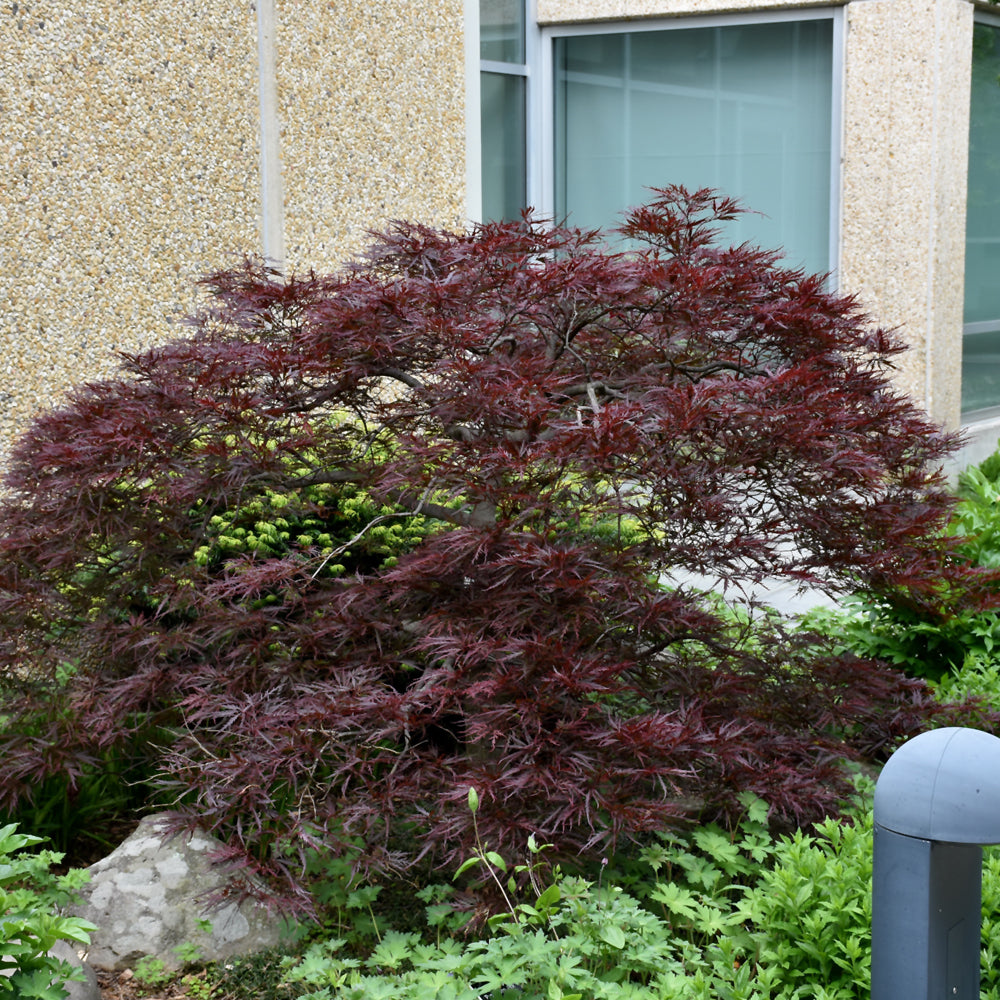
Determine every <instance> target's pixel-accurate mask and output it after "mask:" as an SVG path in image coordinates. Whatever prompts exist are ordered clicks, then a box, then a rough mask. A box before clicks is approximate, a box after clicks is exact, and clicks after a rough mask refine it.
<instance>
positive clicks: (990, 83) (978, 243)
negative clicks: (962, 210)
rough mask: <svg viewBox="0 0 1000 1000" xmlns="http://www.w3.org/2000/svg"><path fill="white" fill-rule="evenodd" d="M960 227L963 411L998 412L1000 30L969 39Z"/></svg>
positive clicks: (979, 31) (983, 28)
mask: <svg viewBox="0 0 1000 1000" xmlns="http://www.w3.org/2000/svg"><path fill="white" fill-rule="evenodd" d="M968 192H969V193H968V204H967V216H966V227H965V322H966V323H980V324H982V323H985V324H987V330H988V329H989V325H990V324H992V325H993V326H994V327H995V332H992V333H991V332H986V333H982V332H980V333H970V334H967V335H966V336H965V338H964V341H963V345H962V410H963V412H965V413H968V412H971V411H972V410H981V409H985V408H987V407H994V406H1000V279H998V277H997V276H998V275H1000V28H995V27H993V26H992V25H988V24H977V25H976V26H975V29H974V33H973V39H972V97H971V104H970V109H969V188H968Z"/></svg>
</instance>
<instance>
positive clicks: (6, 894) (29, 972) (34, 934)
mask: <svg viewBox="0 0 1000 1000" xmlns="http://www.w3.org/2000/svg"><path fill="white" fill-rule="evenodd" d="M40 843H41V838H39V837H36V836H34V835H33V834H28V833H21V832H19V831H18V829H17V827H16V826H15V825H14V824H7V825H6V826H3V827H0V972H2V975H0V996H12V997H19V998H25V1000H28V998H32V1000H63V998H65V997H66V995H67V991H66V988H65V983H66V982H67V980H69V979H79V978H81V975H80V972H79V970H75V971H74V969H73V968H72V967H71V966H70V964H69V963H68V962H66V961H64V960H62V959H60V958H58V957H57V956H55V955H52V954H50V951H51V949H52V947H53V946H54V945H56V944H58V943H59V942H61V941H68V942H76V943H79V944H83V945H87V944H89V943H90V936H89V935H90V932H91V931H93V930H95V928H94V926H93V924H90V923H88V922H87V921H85V920H81V919H80V918H78V917H69V916H65V915H64V914H63V913H62V912H61V909H62V907H64V906H65V905H67V904H68V903H70V902H72V901H73V900H75V899H76V898H77V896H78V890H79V889H80V888H81V886H83V884H84V883H85V882H86V880H87V878H88V875H87V873H86V872H85V871H82V870H79V869H73V870H70V871H67V872H65V873H64V874H62V875H59V874H56V873H54V872H53V871H52V870H51V869H52V867H53V866H54V865H57V864H59V863H60V862H61V861H62V854H60V853H58V852H55V851H51V850H47V849H46V850H33V849H34V848H36V847H38V845H39V844H40Z"/></svg>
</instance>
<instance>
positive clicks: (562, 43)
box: [555, 19, 833, 272]
mask: <svg viewBox="0 0 1000 1000" xmlns="http://www.w3.org/2000/svg"><path fill="white" fill-rule="evenodd" d="M555 65H556V80H555V84H556V137H555V139H556V143H555V146H556V211H557V215H560V216H567V217H568V220H569V221H570V222H571V223H572V224H574V225H579V226H583V227H587V228H590V227H595V228H596V227H601V228H606V227H608V226H612V225H615V224H616V223H617V222H618V221H619V220H620V218H621V213H622V212H623V210H624V209H626V208H627V207H629V206H631V205H636V204H640V203H641V202H642V201H644V200H645V199H646V197H647V189H648V188H650V187H663V186H665V185H667V184H684V185H686V186H687V187H689V188H699V187H714V188H718V189H720V190H721V191H723V192H725V193H726V194H729V195H733V196H735V197H737V198H739V199H740V200H741V201H742V202H743V203H744V205H745V206H746V207H747V208H750V209H753V210H754V212H755V213H762V214H753V215H748V216H746V217H745V218H744V219H742V220H741V221H738V222H736V223H733V224H732V225H731V226H729V227H728V228H727V230H726V232H725V234H724V235H725V238H726V239H727V240H729V241H732V242H742V241H744V240H749V241H751V242H754V243H758V244H760V245H762V246H765V247H767V248H769V249H783V250H784V252H785V253H786V255H787V257H788V261H789V263H791V264H793V265H795V266H804V267H806V268H808V269H809V270H812V271H819V272H825V271H827V270H829V268H830V180H831V168H832V149H831V132H832V124H831V115H832V88H833V25H832V22H831V21H830V20H827V19H821V20H815V21H784V22H779V23H772V24H754V25H734V26H729V27H719V28H681V29H672V30H662V31H642V32H626V33H615V34H604V35H574V36H569V37H565V38H560V39H557V42H556V50H555Z"/></svg>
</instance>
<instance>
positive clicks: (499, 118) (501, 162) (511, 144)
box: [480, 73, 527, 220]
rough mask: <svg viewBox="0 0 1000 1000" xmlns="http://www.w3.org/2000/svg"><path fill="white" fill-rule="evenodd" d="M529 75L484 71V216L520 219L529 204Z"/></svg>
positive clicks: (482, 75)
mask: <svg viewBox="0 0 1000 1000" xmlns="http://www.w3.org/2000/svg"><path fill="white" fill-rule="evenodd" d="M524 93H525V79H524V77H523V76H507V75H505V74H503V73H481V74H480V97H481V102H482V113H481V118H480V123H481V129H482V158H483V177H482V181H483V218H484V219H494V220H498V219H517V218H519V217H520V214H521V209H522V208H524V207H525V201H526V199H527V194H526V190H525V174H526V170H525V146H524V139H525V106H524Z"/></svg>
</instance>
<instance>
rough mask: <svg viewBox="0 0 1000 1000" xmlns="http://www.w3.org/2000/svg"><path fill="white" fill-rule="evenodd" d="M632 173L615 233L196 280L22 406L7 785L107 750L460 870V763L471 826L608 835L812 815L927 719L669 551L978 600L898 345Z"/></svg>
mask: <svg viewBox="0 0 1000 1000" xmlns="http://www.w3.org/2000/svg"><path fill="white" fill-rule="evenodd" d="M654 194H655V196H654V199H653V200H652V201H651V202H650V203H649V204H648V205H646V206H645V207H643V208H640V209H637V210H634V211H632V212H631V213H630V214H629V215H628V216H627V218H626V221H625V223H624V225H623V227H622V229H621V232H620V234H619V236H620V237H621V239H619V241H618V242H611V243H609V242H608V241H607V240H606V238H605V237H603V236H602V235H601V234H597V233H589V232H580V231H576V230H573V229H569V228H559V227H549V226H547V225H544V224H542V223H539V222H536V221H533V220H531V219H525V220H523V221H520V222H511V223H503V224H487V225H482V226H479V227H476V228H475V229H474V230H472V231H470V232H468V233H459V234H455V233H447V232H439V231H435V230H432V229H428V228H425V227H422V226H419V225H409V224H397V225H395V226H394V227H392V228H391V229H390V230H389V231H388V232H387V233H385V234H383V235H382V236H381V237H379V239H378V242H377V243H376V245H375V246H374V248H373V249H372V250H371V252H370V254H369V255H368V256H367V257H366V258H364V259H363V260H361V261H360V262H357V263H355V264H353V265H351V266H349V267H347V268H345V269H344V270H343V272H342V273H340V274H337V275H334V276H316V275H312V274H310V275H305V276H298V277H292V278H288V279H285V278H282V277H280V276H279V275H277V274H275V273H273V272H271V271H269V270H267V269H266V268H264V267H261V266H259V265H255V264H252V263H250V264H247V265H246V266H245V267H242V268H237V269H235V270H232V271H228V272H225V273H220V274H216V275H214V276H212V277H211V278H210V279H208V281H207V286H208V288H209V289H210V291H211V293H212V295H213V300H212V301H213V305H212V307H211V308H210V309H208V310H207V311H206V312H205V313H204V314H203V315H201V316H200V317H198V318H197V320H196V321H195V326H194V329H193V331H192V333H191V336H190V337H188V338H187V339H183V340H178V341H176V342H174V343H171V344H168V345H166V346H163V347H156V348H154V349H151V350H149V351H147V352H145V353H143V354H140V355H135V356H128V357H125V358H124V359H123V367H122V373H121V376H120V377H119V378H117V379H115V380H112V381H106V382H101V383H97V384H90V385H84V386H82V387H80V388H78V389H77V390H76V391H75V392H73V393H72V395H71V396H70V397H69V399H68V401H67V402H66V404H65V405H64V406H63V407H62V408H61V409H57V410H54V411H52V412H49V413H46V414H44V415H43V416H41V417H40V418H38V419H37V420H36V421H35V423H34V424H33V426H32V427H31V429H30V431H29V432H28V433H27V434H26V435H25V436H24V438H23V439H22V440H21V441H20V443H19V444H18V446H17V448H16V451H15V453H14V455H13V458H12V463H11V471H10V473H9V475H8V476H7V479H6V486H7V491H8V492H7V495H6V497H5V499H4V500H3V502H2V508H0V525H2V539H0V624H2V628H0V633H2V642H0V666H2V670H3V684H4V688H5V703H4V708H3V711H4V713H5V714H6V716H7V722H6V726H5V728H4V731H3V733H2V737H0V755H2V759H3V761H4V767H3V769H2V771H0V794H2V799H3V802H5V803H7V804H8V805H9V804H11V803H13V802H15V801H17V799H18V797H20V796H22V795H24V794H27V793H30V789H31V787H32V785H33V784H35V783H37V782H38V781H39V780H41V779H42V778H44V777H45V776H46V775H48V774H51V773H54V772H59V771H63V772H66V773H68V774H70V775H71V776H72V775H73V774H76V773H79V771H80V770H81V769H83V768H85V767H87V766H88V764H89V762H91V761H93V760H95V759H96V757H97V755H99V754H100V753H101V752H102V751H104V750H106V749H107V748H109V747H114V748H117V750H118V752H120V753H121V754H123V755H125V756H126V757H128V755H130V754H131V755H137V756H144V757H147V758H152V759H153V760H154V762H155V764H156V767H157V768H158V769H159V771H160V778H159V783H160V785H161V786H162V788H164V789H166V790H168V791H169V790H173V791H175V792H176V795H177V799H178V802H179V804H180V805H181V806H183V808H184V809H185V810H187V813H188V814H189V815H191V816H192V817H197V818H198V819H200V820H201V821H202V822H203V823H205V824H207V825H208V826H209V827H210V828H213V829H216V830H218V831H220V832H222V833H223V834H224V835H226V836H227V837H229V838H230V841H231V843H232V844H233V845H234V848H233V849H234V852H236V853H238V852H241V851H246V852H247V854H248V856H251V857H253V858H255V859H256V863H257V864H258V865H259V866H262V867H263V868H268V867H269V866H270V869H271V870H272V871H274V870H279V869H281V868H282V865H284V864H286V862H283V861H282V860H281V859H282V857H284V855H282V854H281V853H280V852H278V851H275V850H274V849H273V848H274V847H275V846H276V845H280V844H285V843H288V844H292V845H295V844H299V845H301V844H303V843H325V844H327V845H328V846H329V847H330V849H334V850H335V849H337V845H338V844H339V843H341V842H343V839H344V838H349V837H355V838H360V840H361V841H362V842H363V843H364V844H365V845H366V851H367V855H366V860H367V861H369V862H370V863H390V862H391V861H392V859H393V858H397V859H399V858H403V857H404V856H408V857H410V858H412V857H413V856H414V855H416V854H420V853H427V854H430V855H432V856H433V857H434V858H435V860H438V861H440V862H443V863H449V862H453V861H454V860H456V859H457V858H459V857H461V856H463V852H465V851H466V850H467V849H468V845H469V837H470V815H469V812H468V810H467V808H466V807H465V801H466V793H467V789H468V788H469V786H475V787H476V788H477V789H478V792H479V797H480V802H481V805H480V811H479V816H478V821H479V826H480V830H481V831H482V833H483V836H484V837H485V838H486V839H487V840H489V842H490V844H491V846H493V847H496V848H497V849H500V850H502V849H504V848H505V847H508V848H513V849H520V848H521V846H522V845H523V843H524V840H525V839H526V837H527V836H528V834H529V833H536V834H538V835H540V836H541V837H542V838H545V839H548V840H552V841H554V842H555V843H556V844H557V845H558V846H559V847H560V849H562V850H563V851H566V852H574V851H588V850H593V851H597V850H602V851H603V850H608V849H610V848H611V847H613V845H614V844H615V843H617V842H619V841H621V840H622V838H628V837H631V836H634V835H637V834H640V833H641V832H642V831H646V830H649V829H651V828H655V827H658V826H662V825H663V824H666V823H670V822H675V821H677V820H679V819H682V818H685V817H692V816H695V815H699V814H706V813H713V814H716V815H718V814H719V813H725V812H727V811H731V810H733V809H734V808H738V805H737V802H738V795H739V793H740V792H741V791H745V790H750V791H753V792H755V793H757V794H759V795H762V796H763V797H765V798H766V799H767V801H768V802H769V803H770V804H771V806H772V808H773V810H774V812H775V814H776V815H778V816H784V817H787V818H788V819H790V820H798V821H802V820H808V819H810V818H813V817H816V816H817V815H819V814H820V813H822V811H823V810H825V809H828V808H830V807H832V806H833V805H834V804H835V803H836V799H837V795H838V793H840V792H841V791H842V790H843V774H842V761H843V760H845V759H847V758H850V757H856V756H867V757H871V758H877V757H878V755H880V754H884V753H885V752H886V751H887V750H888V749H891V748H892V746H893V745H894V742H895V741H897V740H898V739H899V738H900V737H902V736H905V735H907V734H910V733H912V732H915V731H917V730H919V729H920V728H921V727H924V726H926V725H928V724H930V723H931V722H933V720H934V719H935V718H939V719H940V718H944V717H945V710H944V709H943V708H942V707H941V706H938V705H936V704H935V703H934V702H933V700H932V699H931V698H930V697H929V695H928V693H927V691H926V689H925V688H924V687H923V686H922V685H921V684H919V683H918V682H915V681H908V680H906V679H905V678H903V677H902V676H900V675H898V674H896V673H894V672H892V671H890V670H888V669H887V668H885V667H884V666H880V665H878V664H874V663H864V662H861V661H859V660H856V659H854V658H852V657H849V656H847V655H841V654H837V653H836V652H835V651H834V650H832V649H831V648H830V644H829V642H827V641H825V640H823V639H822V638H821V637H818V636H811V635H803V634H801V633H796V632H791V631H788V630H786V629H785V628H783V626H782V624H781V623H780V621H778V620H776V619H774V618H773V617H766V616H765V617H762V616H757V617H756V618H754V619H753V621H752V622H750V623H747V622H746V621H743V620H742V619H740V618H739V617H738V616H735V617H734V615H732V614H730V613H728V612H727V611H726V610H725V608H724V607H722V606H721V605H720V604H719V603H717V602H714V601H711V600H708V599H706V597H705V595H704V593H703V591H702V589H701V588H700V587H699V586H697V585H696V581H702V585H704V581H706V580H708V581H717V583H718V585H719V586H720V587H722V588H725V590H726V592H727V593H728V594H730V595H733V594H739V592H740V587H745V586H749V585H753V584H754V583H756V582H759V581H760V580H762V579H764V578H787V579H791V580H793V581H797V582H799V583H801V584H803V585H809V586H814V587H819V588H822V589H823V590H825V591H827V592H828V593H831V594H836V593H838V592H843V591H846V590H856V589H860V590H867V591H869V592H873V593H877V594H882V595H887V596H889V597H891V598H893V599H895V600H900V601H907V602H910V603H912V604H914V605H917V606H920V607H926V608H931V609H933V608H935V607H938V606H939V605H940V604H941V603H942V601H944V600H946V599H948V600H954V599H955V598H956V595H960V597H961V600H963V601H967V602H977V601H986V600H989V599H990V598H989V587H988V586H986V585H985V583H983V581H981V580H979V579H978V578H977V577H976V576H975V574H974V573H973V572H972V571H970V570H968V569H966V568H963V567H962V565H961V564H960V562H959V561H958V560H956V559H955V558H954V556H953V554H952V553H951V550H949V548H948V543H947V542H946V541H945V540H943V538H942V536H941V534H940V529H941V527H942V525H943V524H944V522H945V521H946V519H947V516H948V511H949V506H950V498H949V495H948V493H947V491H946V489H945V488H944V483H943V480H942V477H941V474H940V472H939V471H938V467H939V465H940V463H941V461H942V459H943V458H944V457H945V456H946V454H947V453H948V451H949V449H950V448H952V447H953V445H954V443H955V442H954V440H953V439H952V438H951V437H949V436H948V435H945V434H943V433H941V432H940V431H939V430H938V429H937V428H935V427H934V426H933V425H932V424H931V423H930V422H929V421H928V419H927V418H926V416H925V415H924V414H923V413H922V412H921V411H920V410H919V409H918V408H917V407H916V406H915V405H914V404H913V403H912V402H911V401H910V400H909V399H907V398H906V397H905V396H903V395H902V394H901V393H900V392H898V391H897V390H896V389H895V388H894V387H893V385H892V383H891V381H890V373H891V368H892V363H893V359H894V358H895V357H896V355H897V354H898V353H899V352H900V351H901V350H902V349H903V348H902V346H901V344H900V343H899V341H898V340H897V339H896V337H895V336H894V335H893V334H892V333H890V332H887V331H885V330H882V329H878V328H877V327H875V326H874V325H873V324H872V323H871V322H870V320H869V319H868V318H867V317H866V316H865V315H863V314H862V313H861V312H860V311H859V309H858V308H857V306H856V304H855V302H854V301H853V300H851V299H850V298H844V297H838V296H836V295H832V294H829V293H828V292H827V291H825V290H824V283H823V281H822V279H821V278H820V277H814V276H809V275H804V274H802V273H799V272H796V271H792V270H789V269H787V268H785V267H784V266H782V264H781V263H780V259H779V257H778V256H777V255H776V254H774V253H770V252H766V251H763V250H760V249H756V248H753V247H749V246H740V247H735V248H728V249H726V248H722V247H719V246H717V245H716V240H715V237H716V235H717V233H716V230H717V227H718V226H719V224H720V223H722V222H724V221H725V220H727V219H729V218H731V217H732V216H733V215H734V214H735V213H736V212H737V211H738V209H737V206H736V205H735V204H734V203H733V202H731V201H729V200H727V199H725V198H722V197H720V196H718V195H715V194H713V193H712V192H709V191H699V192H696V193H688V192H686V191H684V190H683V189H679V188H671V189H664V190H661V191H658V192H655V193H654ZM287 864H290V862H288V863H287ZM292 867H294V866H292ZM288 871H291V868H289V869H288ZM286 874H287V872H286Z"/></svg>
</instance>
